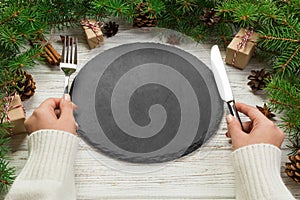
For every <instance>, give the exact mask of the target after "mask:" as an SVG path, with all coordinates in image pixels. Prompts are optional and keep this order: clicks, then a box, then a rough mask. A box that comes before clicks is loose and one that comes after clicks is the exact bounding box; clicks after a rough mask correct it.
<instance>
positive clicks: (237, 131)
mask: <svg viewBox="0 0 300 200" xmlns="http://www.w3.org/2000/svg"><path fill="white" fill-rule="evenodd" d="M236 108H237V110H238V111H239V112H241V113H244V114H245V115H247V116H248V117H249V118H250V120H251V121H249V122H244V123H243V128H244V131H245V132H244V131H243V130H242V127H241V125H240V123H239V121H238V120H237V119H236V118H235V117H233V116H232V115H227V116H226V121H227V127H228V132H227V133H226V136H227V137H231V139H232V148H233V149H234V150H235V149H238V148H240V147H243V146H247V145H251V144H259V143H265V144H272V145H275V146H277V147H279V148H280V147H281V144H282V142H283V139H284V136H285V135H284V133H283V132H282V131H281V130H280V129H279V128H278V127H277V126H276V125H275V124H274V123H273V122H272V121H270V120H269V119H268V118H266V117H265V116H264V115H263V114H262V113H261V112H260V111H259V110H258V109H256V108H254V107H252V106H248V105H246V104H243V103H236Z"/></svg>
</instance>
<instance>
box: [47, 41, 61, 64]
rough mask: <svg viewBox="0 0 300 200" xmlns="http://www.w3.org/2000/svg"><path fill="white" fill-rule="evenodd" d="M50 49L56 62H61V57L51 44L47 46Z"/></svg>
mask: <svg viewBox="0 0 300 200" xmlns="http://www.w3.org/2000/svg"><path fill="white" fill-rule="evenodd" d="M47 47H48V49H49V50H50V51H51V53H52V54H53V55H54V56H55V58H56V60H58V62H60V61H61V55H60V54H59V53H58V52H57V51H56V50H55V49H54V48H53V46H52V45H51V44H47Z"/></svg>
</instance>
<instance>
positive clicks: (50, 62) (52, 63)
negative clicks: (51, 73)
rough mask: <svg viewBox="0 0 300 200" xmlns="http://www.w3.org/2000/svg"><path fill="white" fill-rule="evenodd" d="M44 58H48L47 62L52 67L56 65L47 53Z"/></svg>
mask: <svg viewBox="0 0 300 200" xmlns="http://www.w3.org/2000/svg"><path fill="white" fill-rule="evenodd" d="M43 56H44V57H45V58H46V60H47V62H48V63H49V64H50V65H54V64H55V63H54V61H53V60H52V59H51V58H50V56H48V55H47V54H46V53H43Z"/></svg>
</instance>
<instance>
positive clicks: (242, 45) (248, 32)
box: [231, 27, 255, 65]
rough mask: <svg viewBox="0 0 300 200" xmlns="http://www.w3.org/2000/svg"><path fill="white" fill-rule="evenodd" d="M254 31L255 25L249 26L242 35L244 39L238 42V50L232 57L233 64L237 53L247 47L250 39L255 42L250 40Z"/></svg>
mask: <svg viewBox="0 0 300 200" xmlns="http://www.w3.org/2000/svg"><path fill="white" fill-rule="evenodd" d="M253 33H254V28H253V27H248V28H246V29H245V34H244V36H243V37H242V40H241V41H240V42H239V43H238V44H237V46H236V50H235V52H234V54H233V58H232V62H231V64H232V65H234V63H235V60H236V57H237V54H238V53H239V51H240V50H241V49H243V48H245V47H246V46H247V43H248V42H249V41H250V42H253V43H255V41H251V40H249V38H250V37H251V36H252V35H253ZM236 37H238V38H239V37H240V36H236Z"/></svg>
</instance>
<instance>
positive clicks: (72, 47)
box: [60, 35, 78, 94]
mask: <svg viewBox="0 0 300 200" xmlns="http://www.w3.org/2000/svg"><path fill="white" fill-rule="evenodd" d="M77 44H78V40H77V37H75V38H74V37H72V36H69V35H66V36H65V39H64V44H63V49H62V56H61V57H62V58H61V62H60V69H61V70H62V71H63V72H64V74H65V87H64V94H68V93H69V79H70V76H71V75H72V74H73V73H74V72H75V71H76V68H77Z"/></svg>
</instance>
